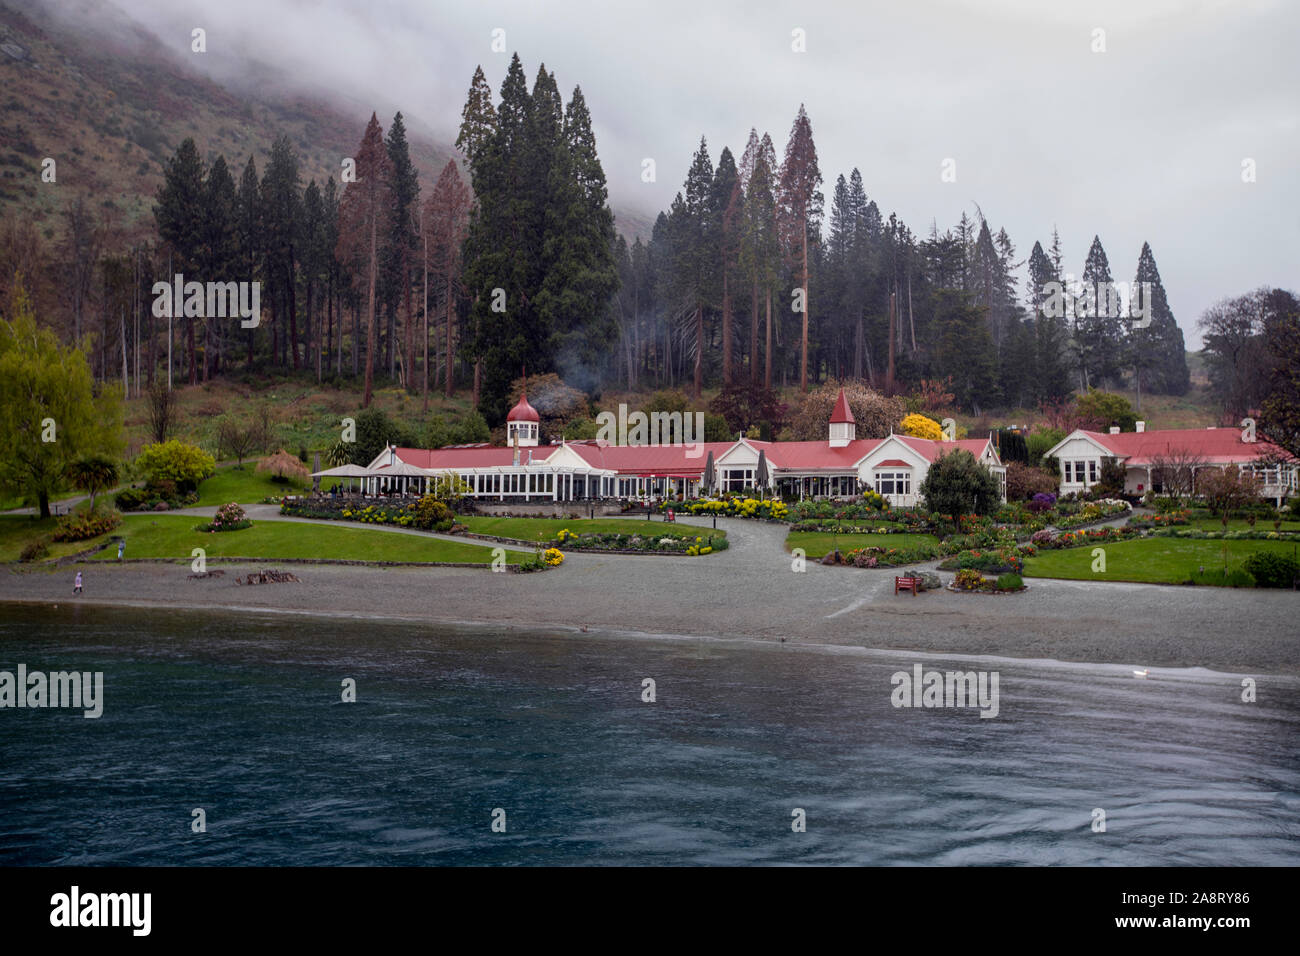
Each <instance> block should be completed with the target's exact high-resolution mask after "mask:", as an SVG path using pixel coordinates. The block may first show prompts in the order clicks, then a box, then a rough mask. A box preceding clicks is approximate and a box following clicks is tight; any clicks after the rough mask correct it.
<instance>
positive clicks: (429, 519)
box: [411, 495, 456, 533]
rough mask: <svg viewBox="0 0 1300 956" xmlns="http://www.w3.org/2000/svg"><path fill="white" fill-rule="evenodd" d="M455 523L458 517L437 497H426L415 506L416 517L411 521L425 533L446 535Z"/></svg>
mask: <svg viewBox="0 0 1300 956" xmlns="http://www.w3.org/2000/svg"><path fill="white" fill-rule="evenodd" d="M455 521H456V516H455V515H454V514H452V511H451V509H450V508H448V507H447V505H446V502H444V501H441V500H440V499H439V498H438V497H437V496H436V495H425V496H424V497H423V498H421V499H420V500H419V501H418V502H417V503H416V505H415V515H414V517H413V518H412V519H411V525H412V526H413V527H416V528H420V529H421V530H423V531H440V532H444V533H445V532H447V531H450V530H451V526H452V525H453V524H454V523H455Z"/></svg>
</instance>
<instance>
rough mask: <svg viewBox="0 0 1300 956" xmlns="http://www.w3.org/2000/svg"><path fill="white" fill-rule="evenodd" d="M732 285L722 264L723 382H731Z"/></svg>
mask: <svg viewBox="0 0 1300 956" xmlns="http://www.w3.org/2000/svg"><path fill="white" fill-rule="evenodd" d="M731 320H732V315H731V287H730V285H729V284H728V277H727V265H726V263H725V262H724V263H723V264H722V384H723V385H724V386H726V385H730V384H731Z"/></svg>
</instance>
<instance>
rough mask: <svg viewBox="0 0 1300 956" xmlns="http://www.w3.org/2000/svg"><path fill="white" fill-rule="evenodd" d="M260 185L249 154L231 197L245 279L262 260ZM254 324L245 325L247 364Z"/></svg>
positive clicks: (255, 272) (254, 275)
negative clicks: (246, 326)
mask: <svg viewBox="0 0 1300 956" xmlns="http://www.w3.org/2000/svg"><path fill="white" fill-rule="evenodd" d="M261 237H262V189H261V181H260V180H259V179H258V177H257V164H256V162H254V160H253V155H252V154H251V153H250V154H249V156H248V163H247V164H246V165H245V166H244V172H243V174H242V175H241V176H240V177H239V192H238V194H237V195H236V197H235V247H236V256H237V258H238V262H239V268H240V274H241V276H242V277H243V279H244V281H246V282H253V281H259V280H258V276H259V275H260V274H261V273H260V271H259V269H258V266H259V264H260V263H261V261H262V255H261V249H262V238H261ZM256 333H257V326H256V325H255V326H252V327H250V328H249V329H248V367H249V368H252V367H253V347H254V344H255V343H256V340H257V339H256Z"/></svg>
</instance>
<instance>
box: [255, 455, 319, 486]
mask: <svg viewBox="0 0 1300 956" xmlns="http://www.w3.org/2000/svg"><path fill="white" fill-rule="evenodd" d="M256 470H257V471H259V472H262V473H263V474H265V473H270V474H271V475H272V476H274V478H275V479H276V480H278V481H282V482H287V481H293V480H297V481H306V480H307V479H308V478H310V477H311V471H310V470H309V469H308V468H307V466H306V465H304V464H303V463H302V462H301V461H299V460H298V459H297V458H295V457H293V455H291V454H289V453H288V452H287V451H285V450H284V449H283V448H281V449H280V450H279V451H277V452H276V453H275V454H274V455H271V456H269V457H267V458H263V459H262V460H261V461H259V462H258V463H257V469H256Z"/></svg>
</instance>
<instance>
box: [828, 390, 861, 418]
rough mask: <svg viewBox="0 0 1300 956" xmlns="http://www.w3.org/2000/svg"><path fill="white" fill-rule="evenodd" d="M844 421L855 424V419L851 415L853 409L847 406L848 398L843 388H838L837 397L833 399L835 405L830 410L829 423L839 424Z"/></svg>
mask: <svg viewBox="0 0 1300 956" xmlns="http://www.w3.org/2000/svg"><path fill="white" fill-rule="evenodd" d="M845 422H846V423H848V424H850V425H853V424H856V419H854V417H853V409H851V408H849V400H848V397H847V396H845V394H844V389H840V394H839V397H838V398H837V399H835V407H834V408H833V409H832V410H831V424H832V425H839V424H841V423H845Z"/></svg>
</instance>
